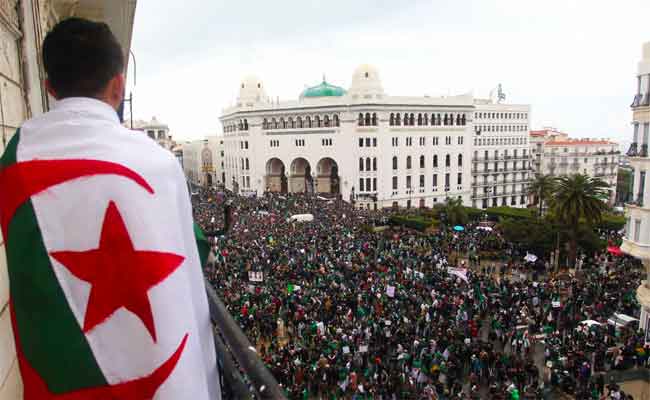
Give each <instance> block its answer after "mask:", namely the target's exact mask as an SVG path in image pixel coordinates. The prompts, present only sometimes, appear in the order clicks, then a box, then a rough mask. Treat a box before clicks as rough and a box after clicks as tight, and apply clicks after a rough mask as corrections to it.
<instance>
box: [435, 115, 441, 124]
mask: <svg viewBox="0 0 650 400" xmlns="http://www.w3.org/2000/svg"><path fill="white" fill-rule="evenodd" d="M436 125H442V115H441V114H438V123H437V124H436Z"/></svg>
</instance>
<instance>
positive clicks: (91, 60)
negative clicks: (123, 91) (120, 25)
mask: <svg viewBox="0 0 650 400" xmlns="http://www.w3.org/2000/svg"><path fill="white" fill-rule="evenodd" d="M43 64H44V65H45V72H46V73H47V78H48V80H49V81H50V86H51V87H52V89H53V90H54V92H55V93H56V96H57V97H58V98H60V99H61V98H66V97H97V96H98V95H99V94H100V93H101V92H102V90H104V89H105V88H106V85H108V83H109V82H110V80H111V79H113V77H115V76H116V75H118V74H120V73H122V71H123V70H124V54H123V53H122V48H121V46H120V43H119V42H118V41H117V39H116V38H115V35H113V32H111V29H110V28H109V27H108V25H106V24H104V23H101V22H93V21H88V20H86V19H82V18H68V19H65V20H63V21H61V22H59V23H58V24H56V25H55V26H54V28H53V29H52V30H51V31H50V32H49V33H48V34H47V36H46V37H45V40H44V41H43Z"/></svg>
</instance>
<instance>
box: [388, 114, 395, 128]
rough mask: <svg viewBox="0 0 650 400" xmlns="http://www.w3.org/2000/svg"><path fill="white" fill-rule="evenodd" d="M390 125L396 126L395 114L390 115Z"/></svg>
mask: <svg viewBox="0 0 650 400" xmlns="http://www.w3.org/2000/svg"><path fill="white" fill-rule="evenodd" d="M388 125H390V126H393V125H395V114H394V113H390V119H389V120H388Z"/></svg>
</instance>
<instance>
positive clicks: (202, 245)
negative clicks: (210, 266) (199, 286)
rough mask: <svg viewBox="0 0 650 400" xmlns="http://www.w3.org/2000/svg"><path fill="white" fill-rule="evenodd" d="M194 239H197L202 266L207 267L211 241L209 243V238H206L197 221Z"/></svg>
mask: <svg viewBox="0 0 650 400" xmlns="http://www.w3.org/2000/svg"><path fill="white" fill-rule="evenodd" d="M194 239H195V240H196V247H197V248H198V249H199V258H200V261H201V266H202V267H205V265H206V264H207V262H208V256H209V255H210V243H208V239H206V237H205V235H204V234H203V231H202V230H201V227H200V226H199V225H198V224H197V223H196V222H195V223H194Z"/></svg>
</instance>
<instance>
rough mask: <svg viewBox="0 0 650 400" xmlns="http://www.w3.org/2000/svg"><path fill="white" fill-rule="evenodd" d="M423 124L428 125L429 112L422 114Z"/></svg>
mask: <svg viewBox="0 0 650 400" xmlns="http://www.w3.org/2000/svg"><path fill="white" fill-rule="evenodd" d="M424 125H425V126H426V125H429V114H424Z"/></svg>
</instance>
